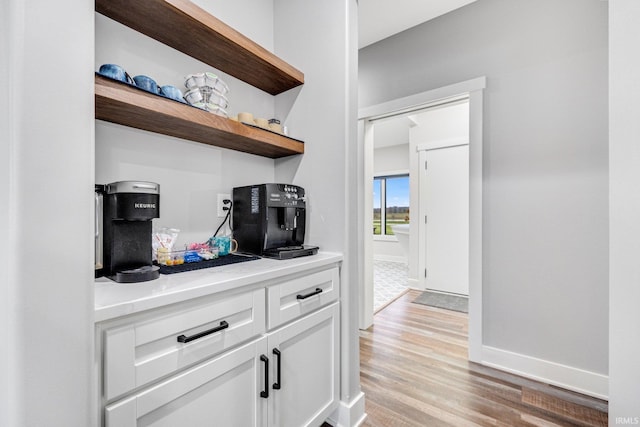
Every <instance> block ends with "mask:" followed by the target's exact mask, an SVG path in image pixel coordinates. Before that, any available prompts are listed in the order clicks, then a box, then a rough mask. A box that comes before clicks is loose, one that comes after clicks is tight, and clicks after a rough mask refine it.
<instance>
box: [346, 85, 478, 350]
mask: <svg viewBox="0 0 640 427" xmlns="http://www.w3.org/2000/svg"><path fill="white" fill-rule="evenodd" d="M486 84H487V81H486V77H478V78H475V79H471V80H466V81H463V82H459V83H455V84H452V85H448V86H444V87H440V88H437V89H433V90H429V91H426V92H421V93H417V94H414V95H410V96H406V97H403V98H398V99H394V100H391V101H388V102H384V103H381V104H377V105H373V106H370V107H365V108H361V109H360V110H359V111H358V143H359V144H360V146H362V147H364V148H363V150H359V152H358V155H359V156H361V158H360V159H358V162H359V164H364V168H363V172H364V173H362V174H361V175H360V176H359V177H358V180H359V181H360V182H359V183H358V187H359V188H362V189H364V190H363V195H364V203H365V204H366V203H367V198H368V197H369V198H370V197H371V193H372V185H373V181H372V179H373V178H372V177H370V176H369V175H370V174H371V173H372V171H373V166H372V163H373V161H372V159H373V132H372V131H371V130H372V128H373V125H372V121H373V120H376V119H381V118H384V117H390V116H394V115H398V114H403V113H406V112H410V111H414V110H418V109H424V108H428V107H431V106H436V105H440V104H443V103H448V102H451V101H452V100H455V99H456V98H460V99H463V98H465V97H468V99H469V360H471V361H473V362H480V361H481V360H482V358H481V356H482V341H483V340H482V188H483V178H482V157H483V155H482V153H483V148H482V144H483V126H482V123H483V93H484V89H485V88H486ZM367 165H369V166H367ZM370 178H371V179H370ZM369 181H371V182H369ZM369 210H371V209H369ZM363 214H364V215H363V218H362V221H363V222H362V230H361V232H362V233H364V234H363V236H369V235H370V234H371V224H372V221H373V212H368V210H367V209H364V208H363ZM416 214H417V212H416ZM369 219H370V220H371V221H369ZM414 220H417V219H416V218H414V217H413V215H412V218H411V222H413V221H414ZM360 244H361V245H362V246H361V248H360V249H361V250H360V251H359V254H360V255H359V258H360V259H359V260H358V263H359V264H360V265H363V266H364V276H363V279H362V280H360V281H359V287H360V295H361V299H360V301H359V308H360V317H359V323H360V328H361V329H366V328H368V327H369V326H371V325H372V324H373V248H372V246H373V240H372V239H368V238H364V239H362V241H361V243H360ZM410 248H411V251H417V249H418V240H417V239H416V238H411V236H410ZM411 274H412V272H411V271H410V273H409V275H410V276H411ZM414 277H416V275H415V274H414ZM410 283H411V280H410Z"/></svg>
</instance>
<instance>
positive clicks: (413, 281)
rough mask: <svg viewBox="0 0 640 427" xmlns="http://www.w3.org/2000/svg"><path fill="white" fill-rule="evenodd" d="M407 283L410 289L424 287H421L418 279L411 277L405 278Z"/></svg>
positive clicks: (421, 289) (422, 289)
mask: <svg viewBox="0 0 640 427" xmlns="http://www.w3.org/2000/svg"><path fill="white" fill-rule="evenodd" d="M407 285H409V287H410V288H411V289H417V290H419V291H424V288H422V287H421V285H420V281H419V280H418V279H411V278H409V279H407Z"/></svg>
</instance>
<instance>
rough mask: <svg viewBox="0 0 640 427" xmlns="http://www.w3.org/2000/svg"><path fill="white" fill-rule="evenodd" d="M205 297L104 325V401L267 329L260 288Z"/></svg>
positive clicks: (263, 301)
mask: <svg viewBox="0 0 640 427" xmlns="http://www.w3.org/2000/svg"><path fill="white" fill-rule="evenodd" d="M203 300H204V301H194V302H191V303H184V304H181V305H179V306H178V307H171V308H169V309H165V310H162V309H160V310H156V311H154V312H153V313H151V314H149V315H146V316H145V315H143V316H139V317H138V318H136V319H135V320H133V321H132V320H126V321H124V324H122V325H118V324H117V322H116V323H115V325H110V326H109V327H107V328H105V330H104V333H103V353H104V372H103V378H104V396H105V398H106V399H107V400H112V399H113V398H115V397H118V396H120V395H122V394H124V393H127V392H129V391H130V390H133V389H134V388H137V387H140V386H143V385H145V384H148V383H150V382H152V381H154V380H157V379H160V378H162V377H163V376H166V375H168V374H171V373H172V372H174V371H178V370H180V369H182V368H186V367H188V366H191V365H193V364H195V363H198V362H200V361H202V360H204V359H206V358H207V357H210V356H213V355H215V354H218V353H220V352H222V351H224V350H227V349H229V348H232V347H233V346H235V345H237V344H239V343H241V342H244V341H247V340H249V339H251V338H252V337H256V336H258V335H260V334H262V333H263V332H264V331H265V314H264V311H265V293H264V289H257V290H254V291H251V292H243V293H240V294H236V295H231V296H227V297H223V298H211V297H209V298H203ZM181 341H182V342H181Z"/></svg>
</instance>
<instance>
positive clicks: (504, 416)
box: [360, 291, 607, 427]
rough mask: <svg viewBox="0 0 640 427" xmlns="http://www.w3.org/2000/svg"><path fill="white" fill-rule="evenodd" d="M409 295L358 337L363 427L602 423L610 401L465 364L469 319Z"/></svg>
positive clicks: (397, 302) (375, 320)
mask: <svg viewBox="0 0 640 427" xmlns="http://www.w3.org/2000/svg"><path fill="white" fill-rule="evenodd" d="M418 295H419V292H417V291H409V292H408V293H406V294H404V295H403V296H401V297H400V298H398V299H397V300H396V301H394V302H393V303H391V304H389V305H388V306H387V307H385V308H384V309H383V310H381V311H379V312H378V313H377V314H376V315H375V316H374V325H373V326H372V327H371V328H369V329H368V330H366V331H361V333H360V359H361V360H360V365H361V366H360V368H361V384H362V390H363V391H364V393H365V401H366V403H365V405H366V411H367V414H368V417H367V420H366V421H365V423H364V426H366V427H396V426H397V427H404V426H412V427H413V426H416V427H417V426H420V427H423V426H456V427H457V426H541V427H549V426H574V425H575V426H606V425H607V402H605V401H601V400H598V399H593V398H590V397H587V396H583V395H580V394H577V393H572V392H567V391H565V390H562V389H559V388H557V387H552V386H549V385H546V384H541V383H538V382H535V381H531V380H528V379H525V378H522V377H518V376H515V375H510V374H506V373H503V372H501V371H498V370H495V369H490V368H486V367H483V366H481V365H478V364H474V363H470V362H469V361H468V360H467V315H466V314H464V313H457V312H454V311H449V310H442V309H437V308H432V307H427V306H424V305H420V304H415V303H413V302H412V301H413V299H415V297H417V296H418Z"/></svg>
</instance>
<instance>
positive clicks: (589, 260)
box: [359, 0, 609, 394]
mask: <svg viewBox="0 0 640 427" xmlns="http://www.w3.org/2000/svg"><path fill="white" fill-rule="evenodd" d="M452 35H455V37H453V36H452ZM359 70H360V74H359V82H360V106H361V107H366V106H370V105H375V104H379V103H382V102H385V101H389V100H392V99H396V98H400V97H404V96H408V95H411V94H413V93H419V92H422V91H425V90H429V89H434V88H438V87H441V86H446V85H448V84H453V83H456V82H460V81H465V80H468V79H471V78H475V77H478V76H483V75H484V76H487V89H486V91H485V98H484V99H485V105H484V108H485V109H484V111H485V116H484V117H485V120H484V209H483V217H484V225H483V236H484V245H483V256H484V259H483V304H484V313H485V315H484V319H483V322H484V323H483V326H484V331H483V336H484V345H485V346H489V347H492V348H496V349H500V350H504V351H507V352H511V353H515V354H517V355H522V356H525V358H526V357H530V358H534V359H535V361H536V362H541V363H542V364H543V365H545V364H547V362H552V363H556V364H559V365H561V366H562V367H566V368H567V369H568V370H569V371H571V372H574V370H576V369H577V370H580V371H584V372H586V376H587V377H589V379H592V378H593V379H595V382H596V383H597V384H596V385H595V386H594V389H592V390H590V391H591V392H594V393H596V394H606V374H607V371H608V352H607V343H608V286H607V281H608V257H609V253H608V249H607V248H608V212H607V203H608V190H607V186H608V181H607V175H608V167H607V157H608V155H607V3H606V2H602V1H599V0H587V1H585V0H568V1H563V2H556V1H552V0H540V1H536V2H529V1H524V0H519V1H513V0H482V1H478V2H475V3H473V4H471V5H468V6H465V7H463V8H461V9H458V10H456V11H454V12H452V13H449V14H447V15H444V16H442V17H439V18H437V19H435V20H433V21H429V22H427V23H425V24H423V25H420V26H418V27H414V28H412V29H410V30H408V31H406V32H404V33H401V34H398V35H396V36H394V37H391V38H389V39H387V40H384V41H382V42H380V43H377V44H374V45H372V46H369V47H367V48H365V49H362V50H361V51H360V69H359ZM389 76H394V85H389V84H383V82H386V81H388V79H389ZM580 375H581V374H580ZM603 378H604V380H603ZM587 382H588V381H587ZM583 385H584V384H583ZM590 386H591V385H589V384H587V385H586V387H590Z"/></svg>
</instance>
